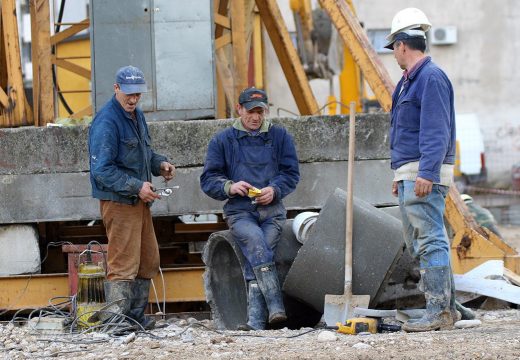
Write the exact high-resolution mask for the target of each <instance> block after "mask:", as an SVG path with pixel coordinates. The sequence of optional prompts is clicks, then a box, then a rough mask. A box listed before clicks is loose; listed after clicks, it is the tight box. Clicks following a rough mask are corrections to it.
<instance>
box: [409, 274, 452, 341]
mask: <svg viewBox="0 0 520 360" xmlns="http://www.w3.org/2000/svg"><path fill="white" fill-rule="evenodd" d="M421 275H422V283H423V287H424V296H425V298H426V314H424V316H423V317H422V318H420V319H418V320H415V321H407V322H406V323H405V324H404V325H403V330H404V331H407V332H417V331H432V330H439V329H440V330H445V329H449V328H451V327H453V317H452V312H451V308H450V299H451V281H450V276H451V269H450V267H449V266H438V267H430V268H426V269H423V270H421Z"/></svg>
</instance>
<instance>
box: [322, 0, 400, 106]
mask: <svg viewBox="0 0 520 360" xmlns="http://www.w3.org/2000/svg"><path fill="white" fill-rule="evenodd" d="M319 3H320V5H321V6H322V8H323V9H324V10H325V11H326V12H327V13H328V14H329V16H330V19H331V21H332V23H333V24H334V26H335V27H336V29H338V33H339V35H340V36H341V38H342V40H343V42H344V43H345V45H346V46H347V48H348V49H349V50H350V53H351V54H352V56H353V57H354V60H355V61H356V63H357V64H358V66H359V67H360V69H361V71H362V72H363V76H364V77H365V79H366V80H367V82H368V84H369V85H370V88H371V89H372V91H373V92H374V94H375V96H376V98H377V100H378V101H379V104H380V105H381V107H382V108H383V110H385V111H390V109H391V108H392V92H393V90H394V85H393V83H392V80H391V78H390V75H389V74H388V71H387V70H386V68H385V67H384V66H383V64H382V63H381V61H380V60H379V58H378V56H377V54H376V52H375V50H374V48H373V47H372V45H371V44H370V41H369V40H368V37H367V35H366V33H365V31H364V30H363V28H362V27H361V25H360V24H359V20H358V19H357V17H356V16H355V15H354V13H353V12H352V10H351V9H350V8H349V6H348V5H347V3H346V2H345V0H319Z"/></svg>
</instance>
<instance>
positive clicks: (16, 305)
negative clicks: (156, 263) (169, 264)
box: [0, 266, 206, 310]
mask: <svg viewBox="0 0 520 360" xmlns="http://www.w3.org/2000/svg"><path fill="white" fill-rule="evenodd" d="M162 272H163V275H164V284H165V286H166V288H165V290H166V292H165V295H166V298H165V300H166V302H191V301H205V299H206V298H205V295H204V284H203V280H202V274H203V273H204V267H203V266H200V267H189V268H175V269H162ZM153 280H154V284H155V287H156V290H157V295H158V298H159V301H161V300H162V297H163V285H162V279H161V276H160V274H159V275H157V276H156V277H155V278H154V279H153ZM0 287H1V288H2V291H1V292H0V309H7V310H19V309H25V308H39V307H45V306H48V305H49V299H51V298H53V297H58V296H65V297H66V296H69V285H68V274H66V273H60V274H45V275H39V274H38V275H19V276H7V277H0ZM155 300H156V298H155V293H154V292H153V290H151V291H150V301H152V302H153V301H155Z"/></svg>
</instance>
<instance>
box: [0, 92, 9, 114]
mask: <svg viewBox="0 0 520 360" xmlns="http://www.w3.org/2000/svg"><path fill="white" fill-rule="evenodd" d="M0 104H1V105H2V106H3V107H4V109H7V108H8V107H9V97H8V96H7V94H6V93H5V92H4V90H3V89H2V88H0Z"/></svg>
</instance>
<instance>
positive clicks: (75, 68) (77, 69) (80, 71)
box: [52, 56, 90, 80]
mask: <svg viewBox="0 0 520 360" xmlns="http://www.w3.org/2000/svg"><path fill="white" fill-rule="evenodd" d="M52 63H53V64H55V65H56V66H59V67H62V68H64V69H66V70H68V71H70V72H73V73H74V74H77V75H79V76H82V77H84V78H86V79H89V80H90V70H89V69H85V68H84V67H82V66H79V65H76V64H74V63H72V62H70V61H67V60H60V59H57V58H56V56H53V57H52Z"/></svg>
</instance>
